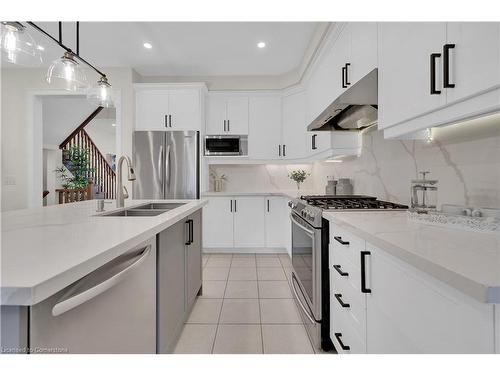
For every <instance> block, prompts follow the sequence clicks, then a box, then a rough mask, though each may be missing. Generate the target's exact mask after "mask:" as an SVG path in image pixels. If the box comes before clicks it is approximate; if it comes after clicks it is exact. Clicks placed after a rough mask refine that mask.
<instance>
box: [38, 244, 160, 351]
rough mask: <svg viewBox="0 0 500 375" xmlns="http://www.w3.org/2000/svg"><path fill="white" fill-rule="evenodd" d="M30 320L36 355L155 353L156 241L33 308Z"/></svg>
mask: <svg viewBox="0 0 500 375" xmlns="http://www.w3.org/2000/svg"><path fill="white" fill-rule="evenodd" d="M28 320H29V343H28V346H29V350H30V352H32V353H37V352H38V353H40V352H41V353H43V352H48V353H59V352H60V353H155V352H156V244H155V240H151V241H148V242H147V243H145V244H142V245H141V246H138V247H135V248H133V249H131V250H130V251H128V252H127V253H125V254H123V255H121V256H119V257H117V258H115V259H114V260H112V261H110V262H109V263H107V264H105V265H104V266H102V267H101V268H99V269H97V270H95V271H94V272H92V273H90V274H88V275H87V276H85V277H83V278H82V279H80V280H78V281H76V282H75V283H73V284H72V285H70V286H68V287H67V288H65V289H64V290H62V291H60V292H58V293H56V294H55V295H53V296H51V297H49V298H47V299H46V300H44V301H43V302H40V303H39V304H37V305H34V306H32V307H31V308H30V309H29V317H28Z"/></svg>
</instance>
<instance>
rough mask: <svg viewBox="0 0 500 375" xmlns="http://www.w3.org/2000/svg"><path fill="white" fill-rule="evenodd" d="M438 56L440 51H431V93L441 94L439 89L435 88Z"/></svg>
mask: <svg viewBox="0 0 500 375" xmlns="http://www.w3.org/2000/svg"><path fill="white" fill-rule="evenodd" d="M440 57H441V54H440V53H431V95H439V94H441V90H438V89H436V59H438V58H440Z"/></svg>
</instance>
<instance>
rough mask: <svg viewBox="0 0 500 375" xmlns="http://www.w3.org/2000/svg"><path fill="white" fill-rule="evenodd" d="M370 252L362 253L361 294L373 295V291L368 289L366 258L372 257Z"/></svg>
mask: <svg viewBox="0 0 500 375" xmlns="http://www.w3.org/2000/svg"><path fill="white" fill-rule="evenodd" d="M370 254H371V253H370V252H369V251H362V252H361V292H363V293H371V292H372V290H371V289H369V288H367V287H366V256H367V255H370Z"/></svg>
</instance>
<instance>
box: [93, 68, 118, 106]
mask: <svg viewBox="0 0 500 375" xmlns="http://www.w3.org/2000/svg"><path fill="white" fill-rule="evenodd" d="M87 99H89V100H90V101H92V102H93V103H94V104H96V105H98V106H101V107H104V108H113V107H114V106H115V104H114V102H113V89H112V88H111V85H110V84H109V82H108V78H107V77H106V76H101V78H100V79H99V81H97V83H96V84H95V85H94V86H92V87H91V88H90V89H89V91H88V92H87Z"/></svg>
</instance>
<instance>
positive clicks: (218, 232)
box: [203, 197, 234, 248]
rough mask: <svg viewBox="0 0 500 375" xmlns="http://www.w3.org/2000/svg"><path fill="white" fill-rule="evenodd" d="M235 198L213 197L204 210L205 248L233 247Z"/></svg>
mask: <svg viewBox="0 0 500 375" xmlns="http://www.w3.org/2000/svg"><path fill="white" fill-rule="evenodd" d="M232 205H233V197H211V198H210V200H209V204H207V205H206V206H205V207H204V208H203V246H204V247H212V248H224V247H233V246H234V243H233V209H232V207H233V206H232Z"/></svg>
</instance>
